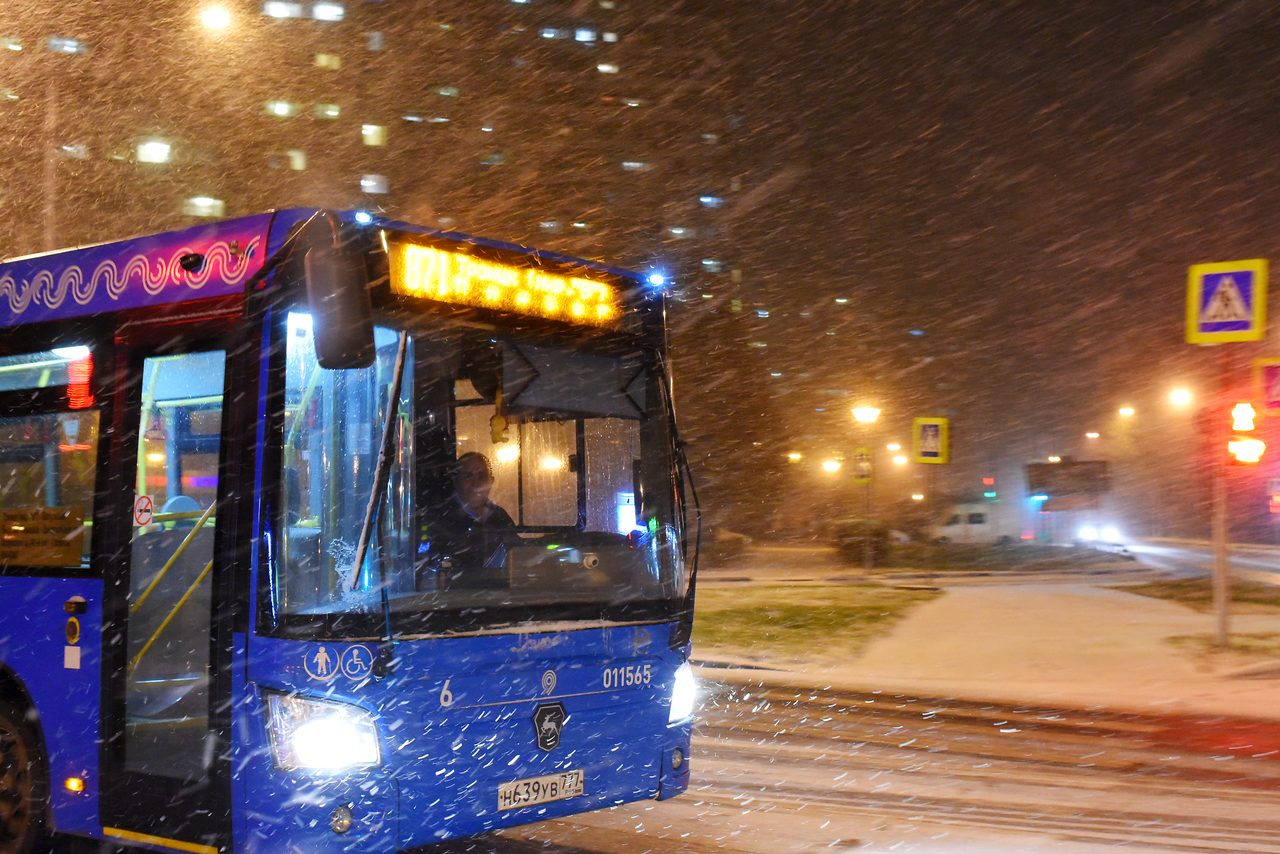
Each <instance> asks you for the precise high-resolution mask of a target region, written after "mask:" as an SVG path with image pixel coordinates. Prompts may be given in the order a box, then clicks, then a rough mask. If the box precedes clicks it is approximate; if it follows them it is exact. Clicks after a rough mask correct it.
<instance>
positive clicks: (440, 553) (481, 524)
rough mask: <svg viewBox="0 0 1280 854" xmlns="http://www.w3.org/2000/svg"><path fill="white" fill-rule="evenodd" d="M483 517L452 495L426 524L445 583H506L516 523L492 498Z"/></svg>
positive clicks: (431, 550)
mask: <svg viewBox="0 0 1280 854" xmlns="http://www.w3.org/2000/svg"><path fill="white" fill-rule="evenodd" d="M486 509H487V511H488V515H487V516H486V517H485V519H484V521H481V520H479V519H477V518H475V517H474V516H472V515H471V514H470V513H468V512H467V510H466V508H465V507H463V506H462V502H461V501H459V500H458V498H457V496H451V497H450V499H449V500H448V501H446V502H444V503H443V504H442V505H441V506H440V508H439V510H438V512H436V513H433V514H432V516H431V521H430V522H429V524H428V527H427V540H428V542H429V543H430V546H429V549H428V554H429V556H430V558H431V560H430V563H431V564H432V565H433V568H434V569H436V570H437V571H438V572H439V573H440V578H441V580H442V581H444V582H445V583H446V586H453V587H457V586H464V587H501V586H505V583H502V582H504V581H505V573H504V571H505V568H506V561H507V552H508V550H509V549H510V547H511V545H512V543H513V541H514V540H515V527H516V523H515V521H514V520H512V518H511V516H510V514H508V513H507V511H506V510H503V509H502V508H501V507H499V506H498V505H497V504H494V503H493V502H492V501H490V502H488V504H487V505H486Z"/></svg>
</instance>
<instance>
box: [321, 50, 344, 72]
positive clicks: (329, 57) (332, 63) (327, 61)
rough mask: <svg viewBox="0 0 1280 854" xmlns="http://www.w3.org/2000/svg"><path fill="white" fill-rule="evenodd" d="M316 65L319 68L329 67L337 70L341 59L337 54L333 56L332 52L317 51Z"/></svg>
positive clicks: (340, 64) (340, 65)
mask: <svg viewBox="0 0 1280 854" xmlns="http://www.w3.org/2000/svg"><path fill="white" fill-rule="evenodd" d="M316 65H318V66H319V67H321V68H329V69H332V70H334V71H337V70H338V69H339V68H341V67H342V60H341V59H339V58H338V57H337V56H334V55H333V54H332V53H317V54H316Z"/></svg>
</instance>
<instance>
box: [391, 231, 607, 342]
mask: <svg viewBox="0 0 1280 854" xmlns="http://www.w3.org/2000/svg"><path fill="white" fill-rule="evenodd" d="M387 253H388V257H389V259H390V265H391V290H392V291H394V292H395V293H398V294H404V295H406V296H414V297H426V298H428V299H433V300H439V301H441V302H448V303H455V304H458V305H470V306H475V307H477V308H496V309H501V310H503V311H513V312H517V313H519V314H528V315H533V316H535V317H545V318H548V319H551V320H565V321H568V322H570V323H585V324H590V325H592V326H609V325H612V324H613V323H614V322H615V321H616V320H617V319H618V315H619V314H620V312H621V308H620V306H619V301H618V291H617V289H616V288H614V287H612V286H611V285H607V284H604V283H603V282H596V281H592V280H591V279H580V278H576V277H573V276H562V275H558V274H556V273H549V272H547V271H546V270H538V269H531V268H527V267H512V266H509V265H507V264H499V263H497V262H495V261H486V260H484V259H481V258H473V257H471V256H470V255H462V254H459V253H457V252H448V251H446V250H443V249H436V248H434V247H431V246H417V245H415V244H412V243H389V244H388V246H387Z"/></svg>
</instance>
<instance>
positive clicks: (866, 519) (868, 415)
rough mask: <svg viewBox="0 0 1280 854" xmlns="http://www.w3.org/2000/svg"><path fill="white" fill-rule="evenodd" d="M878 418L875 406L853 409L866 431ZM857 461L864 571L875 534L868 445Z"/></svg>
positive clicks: (870, 558) (872, 466)
mask: <svg viewBox="0 0 1280 854" xmlns="http://www.w3.org/2000/svg"><path fill="white" fill-rule="evenodd" d="M879 417H880V410H879V408H877V407H875V406H866V405H863V406H856V407H854V409H853V418H854V420H855V421H857V422H858V423H859V424H861V425H862V426H863V427H865V428H866V429H868V430H869V429H871V425H872V424H874V423H875V420H876V419H877V418H879ZM856 458H857V459H858V460H859V464H858V465H857V468H858V469H859V471H857V472H855V475H854V476H855V478H856V479H857V480H861V481H862V516H863V529H864V530H863V546H862V565H863V567H864V568H866V569H870V568H871V564H872V562H873V555H872V537H873V536H874V534H875V530H874V529H875V526H874V525H873V524H872V522H871V480H872V478H873V477H874V476H875V459H874V456H873V451H872V450H871V447H870V443H868V445H867V447H866V448H861V449H859V450H858V452H857V454H856Z"/></svg>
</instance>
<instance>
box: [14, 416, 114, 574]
mask: <svg viewBox="0 0 1280 854" xmlns="http://www.w3.org/2000/svg"><path fill="white" fill-rule="evenodd" d="M97 451H98V413H97V412H96V411H94V410H82V411H79V412H63V413H50V414H47V415H24V416H19V417H16V418H0V483H4V484H5V487H4V489H3V490H0V526H2V527H3V530H4V539H3V542H2V543H0V568H3V567H6V566H43V567H75V568H80V567H81V566H86V565H87V564H88V556H89V533H90V526H91V525H92V519H93V481H94V470H95V467H96V465H97Z"/></svg>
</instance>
